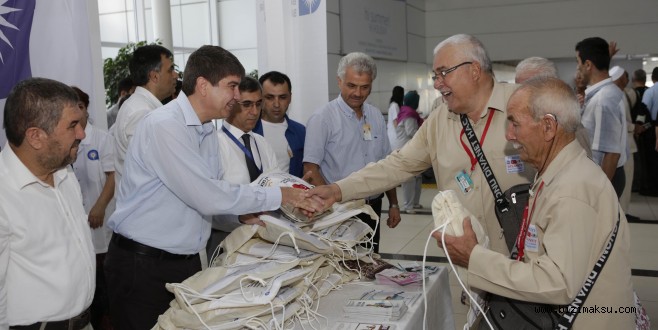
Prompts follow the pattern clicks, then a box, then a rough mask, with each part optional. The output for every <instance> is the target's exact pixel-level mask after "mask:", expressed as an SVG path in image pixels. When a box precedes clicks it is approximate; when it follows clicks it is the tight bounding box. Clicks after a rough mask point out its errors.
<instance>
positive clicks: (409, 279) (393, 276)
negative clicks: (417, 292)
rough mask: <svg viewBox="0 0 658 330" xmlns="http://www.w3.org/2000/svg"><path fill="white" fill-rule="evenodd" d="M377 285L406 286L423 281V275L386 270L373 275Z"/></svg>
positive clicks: (392, 269)
mask: <svg viewBox="0 0 658 330" xmlns="http://www.w3.org/2000/svg"><path fill="white" fill-rule="evenodd" d="M375 278H376V279H377V284H397V285H407V284H411V283H417V282H420V281H422V280H423V275H422V274H421V273H416V272H406V271H402V270H399V269H397V268H388V269H384V270H382V271H380V272H379V273H377V274H375Z"/></svg>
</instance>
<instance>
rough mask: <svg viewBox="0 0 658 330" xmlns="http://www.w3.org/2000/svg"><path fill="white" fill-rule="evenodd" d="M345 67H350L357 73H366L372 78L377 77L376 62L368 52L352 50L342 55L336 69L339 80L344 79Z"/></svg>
mask: <svg viewBox="0 0 658 330" xmlns="http://www.w3.org/2000/svg"><path fill="white" fill-rule="evenodd" d="M347 68H352V70H354V71H356V72H357V73H365V74H368V75H370V78H372V80H375V78H377V64H375V60H373V59H372V57H370V55H368V54H365V53H360V52H353V53H349V54H347V55H345V56H343V58H341V59H340V62H338V71H337V74H338V77H339V78H340V79H341V80H343V79H345V71H347Z"/></svg>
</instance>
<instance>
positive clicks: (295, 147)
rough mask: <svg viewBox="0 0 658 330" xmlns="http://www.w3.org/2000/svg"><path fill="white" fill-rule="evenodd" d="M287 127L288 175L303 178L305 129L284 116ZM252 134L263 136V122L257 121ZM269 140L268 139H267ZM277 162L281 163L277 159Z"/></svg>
mask: <svg viewBox="0 0 658 330" xmlns="http://www.w3.org/2000/svg"><path fill="white" fill-rule="evenodd" d="M284 118H285V120H286V123H287V124H288V127H287V128H286V132H285V137H286V140H288V146H289V147H290V153H291V154H292V155H290V156H288V157H289V159H288V160H284V161H283V162H286V161H289V167H288V173H290V174H292V175H294V176H297V177H300V178H301V177H302V176H304V164H303V160H304V141H305V139H306V127H304V125H302V124H300V123H298V122H296V121H294V120H292V119H290V118H289V117H288V115H285V116H284ZM253 132H254V133H256V134H260V135H263V136H265V133H264V132H263V120H262V119H259V120H258V122H257V123H256V127H254V130H253ZM268 138H269V137H268ZM279 162H282V160H281V159H279Z"/></svg>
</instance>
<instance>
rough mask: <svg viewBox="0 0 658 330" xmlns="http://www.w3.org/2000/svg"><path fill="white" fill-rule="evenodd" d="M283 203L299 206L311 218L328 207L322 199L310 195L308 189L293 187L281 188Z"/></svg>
mask: <svg viewBox="0 0 658 330" xmlns="http://www.w3.org/2000/svg"><path fill="white" fill-rule="evenodd" d="M281 205H290V206H292V207H294V208H297V209H299V210H300V211H301V212H302V213H303V214H304V215H305V216H307V217H309V218H310V217H313V216H314V215H316V214H318V213H320V212H322V211H324V210H325V209H327V208H328V207H327V206H325V204H324V201H323V200H322V199H320V198H318V197H310V195H308V193H307V191H306V190H303V189H298V188H291V187H282V188H281ZM329 207H331V204H329Z"/></svg>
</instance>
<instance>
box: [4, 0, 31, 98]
mask: <svg viewBox="0 0 658 330" xmlns="http://www.w3.org/2000/svg"><path fill="white" fill-rule="evenodd" d="M35 5H36V0H0V77H2V79H0V99H4V98H7V95H8V94H9V91H11V89H12V88H13V87H14V85H16V84H17V83H18V82H19V81H21V80H24V79H26V78H29V77H32V70H31V69H30V31H31V30H32V18H33V17H34V7H35Z"/></svg>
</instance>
